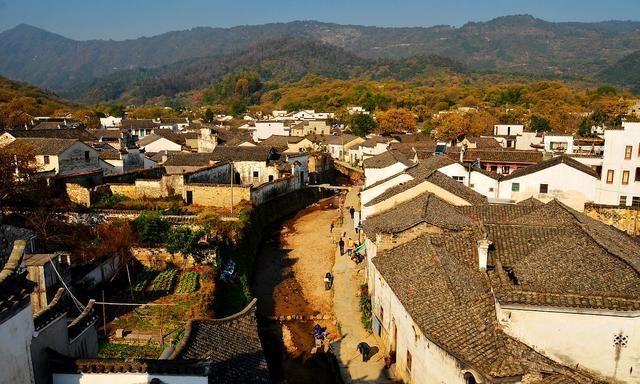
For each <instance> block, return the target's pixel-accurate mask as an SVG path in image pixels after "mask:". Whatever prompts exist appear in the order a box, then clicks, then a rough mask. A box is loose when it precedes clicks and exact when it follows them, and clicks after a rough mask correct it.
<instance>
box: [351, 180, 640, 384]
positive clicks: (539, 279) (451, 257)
mask: <svg viewBox="0 0 640 384" xmlns="http://www.w3.org/2000/svg"><path fill="white" fill-rule="evenodd" d="M363 230H364V232H365V234H366V243H367V281H368V286H369V292H370V294H371V297H372V308H373V310H372V312H373V332H374V335H376V337H379V338H380V340H381V341H382V343H383V345H384V346H385V352H387V351H390V352H389V353H393V354H394V355H395V356H396V363H395V364H394V366H393V370H394V373H395V375H396V377H398V378H400V379H402V380H403V381H405V382H414V383H434V382H444V383H454V384H455V383H461V384H462V383H465V384H466V383H493V382H501V383H502V382H504V383H524V382H567V383H596V382H601V381H603V380H605V378H606V380H611V381H615V380H618V381H621V382H628V383H631V382H636V381H637V379H638V372H637V370H636V369H634V368H635V367H634V365H635V362H636V361H637V359H638V351H640V348H637V347H636V346H634V345H632V344H631V343H632V342H633V339H632V336H631V335H633V334H635V333H636V332H637V331H638V327H640V317H638V316H637V313H636V312H637V310H638V308H640V301H638V299H637V297H638V294H637V293H635V290H637V289H640V278H639V277H638V268H639V267H640V264H638V260H637V255H640V244H639V243H638V242H637V240H635V239H633V238H631V237H629V236H627V235H626V234H624V233H623V232H621V231H618V230H616V229H614V228H612V227H610V226H607V225H605V224H602V223H600V222H598V221H595V220H593V219H590V218H589V217H587V216H585V215H583V214H580V213H578V212H576V211H574V210H572V209H571V208H569V207H567V206H565V205H563V204H562V203H560V202H558V201H557V200H553V201H551V202H549V203H547V204H543V203H542V202H540V201H537V200H534V199H528V200H524V201H522V202H520V203H518V204H515V205H514V204H510V205H492V204H482V203H480V204H478V203H476V204H471V205H469V204H467V205H465V204H462V205H455V204H451V203H450V202H447V201H445V199H443V198H441V197H439V196H437V195H435V194H434V193H431V192H429V191H427V192H424V193H422V194H419V195H416V196H415V197H414V198H412V199H408V200H405V201H403V202H400V203H399V204H395V205H394V206H393V207H392V208H390V209H388V210H385V211H382V212H380V213H377V214H375V215H372V216H369V217H367V218H366V220H365V221H364V223H363ZM585 258H587V259H588V261H587V259H585ZM603 268H605V269H606V270H607V271H608V273H610V274H612V276H615V278H613V279H612V278H611V276H609V275H608V274H607V276H604V275H603V274H602V270H603ZM470 346H473V347H470Z"/></svg>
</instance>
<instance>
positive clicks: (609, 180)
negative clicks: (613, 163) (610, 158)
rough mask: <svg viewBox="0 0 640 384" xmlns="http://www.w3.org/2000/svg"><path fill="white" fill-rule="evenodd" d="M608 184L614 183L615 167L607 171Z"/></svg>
mask: <svg viewBox="0 0 640 384" xmlns="http://www.w3.org/2000/svg"><path fill="white" fill-rule="evenodd" d="M607 184H613V169H610V170H608V171H607Z"/></svg>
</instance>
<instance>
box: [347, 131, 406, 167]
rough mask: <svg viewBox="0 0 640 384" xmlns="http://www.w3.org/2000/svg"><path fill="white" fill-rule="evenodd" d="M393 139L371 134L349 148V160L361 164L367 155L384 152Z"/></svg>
mask: <svg viewBox="0 0 640 384" xmlns="http://www.w3.org/2000/svg"><path fill="white" fill-rule="evenodd" d="M395 141H396V140H395V139H391V138H388V137H384V136H372V137H369V138H367V139H365V140H364V141H362V142H360V143H358V144H356V145H353V146H351V147H350V148H349V161H350V162H351V163H353V164H362V161H363V160H365V159H366V158H368V157H372V156H375V155H379V154H381V153H383V152H385V151H386V150H387V149H388V148H389V145H390V144H391V143H392V142H395Z"/></svg>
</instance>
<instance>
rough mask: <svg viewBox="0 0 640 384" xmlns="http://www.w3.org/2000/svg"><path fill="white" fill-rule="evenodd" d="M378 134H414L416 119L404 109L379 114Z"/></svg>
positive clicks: (377, 116)
mask: <svg viewBox="0 0 640 384" xmlns="http://www.w3.org/2000/svg"><path fill="white" fill-rule="evenodd" d="M376 119H377V122H378V124H377V130H376V131H377V132H378V133H380V134H391V133H405V132H414V131H415V130H416V118H415V117H414V116H413V114H412V113H411V112H410V111H408V110H407V109H404V108H394V109H390V110H388V111H386V112H382V113H378V114H377V115H376Z"/></svg>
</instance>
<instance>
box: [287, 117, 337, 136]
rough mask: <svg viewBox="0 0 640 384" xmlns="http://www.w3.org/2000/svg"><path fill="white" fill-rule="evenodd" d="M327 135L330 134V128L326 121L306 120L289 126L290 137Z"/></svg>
mask: <svg viewBox="0 0 640 384" xmlns="http://www.w3.org/2000/svg"><path fill="white" fill-rule="evenodd" d="M329 134H331V126H330V125H329V124H327V121H326V120H308V121H303V122H300V123H298V124H295V125H292V126H291V136H300V137H302V136H307V135H329Z"/></svg>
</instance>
